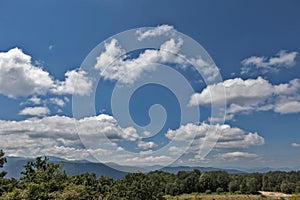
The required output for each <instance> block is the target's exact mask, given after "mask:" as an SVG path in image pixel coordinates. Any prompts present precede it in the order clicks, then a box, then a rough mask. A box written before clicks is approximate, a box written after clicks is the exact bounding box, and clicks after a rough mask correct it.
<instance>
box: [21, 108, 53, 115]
mask: <svg viewBox="0 0 300 200" xmlns="http://www.w3.org/2000/svg"><path fill="white" fill-rule="evenodd" d="M48 114H50V110H49V109H48V108H47V107H27V108H24V109H23V110H21V111H20V112H19V115H31V116H45V115H48Z"/></svg>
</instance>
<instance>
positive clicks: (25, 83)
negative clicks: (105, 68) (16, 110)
mask: <svg viewBox="0 0 300 200" xmlns="http://www.w3.org/2000/svg"><path fill="white" fill-rule="evenodd" d="M65 77H66V79H65V80H64V81H58V80H54V79H53V77H51V76H50V74H49V73H48V72H47V71H45V70H43V69H42V68H41V67H39V66H36V65H34V64H33V63H32V59H31V56H29V55H27V54H25V53H23V51H22V50H21V49H19V48H14V49H11V50H9V51H8V52H0V94H3V95H5V96H8V97H13V98H15V97H19V96H29V95H36V94H46V93H48V92H51V93H54V94H78V95H85V94H88V93H89V92H90V90H91V87H92V83H91V80H89V78H88V77H87V74H86V72H84V71H82V70H72V71H68V72H66V74H65ZM33 97H35V96H33ZM31 100H32V102H33V103H36V104H39V103H40V102H39V101H38V99H37V98H35V99H33V98H32V99H31Z"/></svg>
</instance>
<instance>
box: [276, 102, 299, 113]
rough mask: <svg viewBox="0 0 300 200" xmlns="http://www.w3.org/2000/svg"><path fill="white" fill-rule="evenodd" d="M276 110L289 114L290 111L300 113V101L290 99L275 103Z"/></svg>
mask: <svg viewBox="0 0 300 200" xmlns="http://www.w3.org/2000/svg"><path fill="white" fill-rule="evenodd" d="M274 110H275V112H278V113H281V114H288V113H299V112H300V101H290V102H284V103H280V104H277V105H275V109H274Z"/></svg>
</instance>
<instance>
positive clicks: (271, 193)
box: [259, 191, 292, 198]
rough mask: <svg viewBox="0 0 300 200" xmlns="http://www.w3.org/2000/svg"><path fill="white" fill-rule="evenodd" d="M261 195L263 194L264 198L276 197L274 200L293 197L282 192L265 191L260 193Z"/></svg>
mask: <svg viewBox="0 0 300 200" xmlns="http://www.w3.org/2000/svg"><path fill="white" fill-rule="evenodd" d="M259 193H261V194H262V195H263V196H266V197H274V198H280V197H283V198H289V197H292V195H291V194H284V193H282V192H265V191H259Z"/></svg>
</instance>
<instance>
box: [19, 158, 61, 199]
mask: <svg viewBox="0 0 300 200" xmlns="http://www.w3.org/2000/svg"><path fill="white" fill-rule="evenodd" d="M48 160H49V159H48V158H47V157H44V159H43V158H41V157H38V158H36V160H35V161H34V162H33V161H30V162H28V163H27V164H26V165H25V166H24V168H25V169H24V171H22V172H21V174H22V177H21V188H22V189H25V190H27V191H28V197H29V199H52V198H53V195H54V196H55V194H56V193H57V192H58V191H62V190H63V189H64V187H65V185H66V182H67V175H66V174H65V172H62V171H61V164H55V163H52V162H48Z"/></svg>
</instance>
